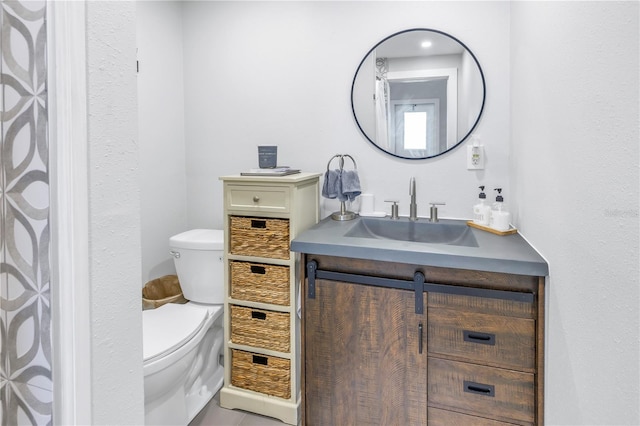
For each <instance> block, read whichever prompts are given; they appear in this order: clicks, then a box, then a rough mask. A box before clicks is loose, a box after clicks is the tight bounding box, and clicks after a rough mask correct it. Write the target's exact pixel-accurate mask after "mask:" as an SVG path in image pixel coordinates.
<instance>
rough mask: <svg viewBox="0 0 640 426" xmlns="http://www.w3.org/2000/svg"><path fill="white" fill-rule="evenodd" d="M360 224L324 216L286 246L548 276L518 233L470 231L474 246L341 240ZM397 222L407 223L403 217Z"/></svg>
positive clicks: (541, 261) (542, 262)
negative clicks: (503, 233) (475, 244)
mask: <svg viewBox="0 0 640 426" xmlns="http://www.w3.org/2000/svg"><path fill="white" fill-rule="evenodd" d="M359 220H360V218H358V217H357V218H356V219H354V220H350V221H336V220H332V219H331V218H330V217H328V218H326V219H324V220H322V221H321V222H319V223H318V224H317V225H315V226H314V227H312V228H310V229H308V230H306V231H304V232H302V233H301V234H299V235H298V236H297V237H296V238H295V239H294V240H293V241H292V242H291V250H292V251H295V252H300V253H307V254H318V255H328V256H338V257H351V258H356V259H370V260H378V261H383V262H400V263H408V264H418V265H425V266H436V267H445V268H456V269H470V270H477V271H488V272H502V273H509V274H518V275H533V276H547V275H548V274H549V267H548V265H547V262H545V260H544V259H543V258H542V257H541V256H540V255H539V254H538V252H536V251H535V250H534V249H533V247H531V246H530V245H529V244H528V243H527V242H526V241H525V239H524V238H522V236H521V235H520V234H512V235H504V236H503V235H494V234H492V233H489V232H486V231H483V230H480V229H475V228H469V229H470V230H471V231H472V232H473V235H474V237H475V239H476V241H477V243H478V247H465V246H457V245H449V244H429V243H418V242H409V241H397V240H390V239H376V238H359V237H348V236H345V234H346V233H347V232H349V230H350V229H351V228H352V227H353V226H355V225H356V224H357V222H358V221H359ZM381 220H391V219H389V218H386V219H381ZM400 220H406V218H401V219H400ZM420 220H423V221H426V220H427V219H423V218H421V219H420ZM442 222H447V220H443V221H442ZM448 222H453V221H451V220H449V221H448ZM457 222H461V221H457ZM462 222H463V223H464V221H462Z"/></svg>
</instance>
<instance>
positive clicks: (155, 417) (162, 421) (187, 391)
mask: <svg viewBox="0 0 640 426" xmlns="http://www.w3.org/2000/svg"><path fill="white" fill-rule="evenodd" d="M223 340H224V331H223V329H222V315H220V316H218V318H216V320H215V321H214V323H213V324H212V325H211V327H210V328H209V330H208V331H207V332H206V334H205V335H204V336H203V337H202V342H200V344H199V345H198V347H197V348H195V350H196V353H195V357H194V358H193V361H192V362H191V366H190V367H188V369H186V377H185V376H182V377H183V379H182V380H181V381H182V385H179V386H177V387H176V388H172V389H170V391H169V392H168V393H167V394H165V395H162V396H160V397H157V398H156V399H154V400H153V401H145V407H144V409H145V424H147V425H185V426H186V425H188V424H189V422H190V421H191V420H193V418H194V417H195V416H196V415H197V414H198V413H199V412H200V411H201V410H202V408H204V406H205V405H207V403H208V402H209V401H210V400H211V399H212V398H213V396H214V395H215V394H216V393H217V392H218V391H219V390H220V388H221V387H222V385H223V382H224V367H223V365H221V364H220V355H221V353H222V349H223V348H222V345H223ZM145 380H147V378H146V377H145Z"/></svg>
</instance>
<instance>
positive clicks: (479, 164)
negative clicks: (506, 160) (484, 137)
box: [467, 145, 484, 170]
mask: <svg viewBox="0 0 640 426" xmlns="http://www.w3.org/2000/svg"><path fill="white" fill-rule="evenodd" d="M482 169H484V147H483V146H482V145H468V146H467V170H482Z"/></svg>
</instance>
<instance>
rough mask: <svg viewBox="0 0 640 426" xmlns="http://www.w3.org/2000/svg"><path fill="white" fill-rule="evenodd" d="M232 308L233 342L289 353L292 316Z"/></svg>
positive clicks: (286, 313)
mask: <svg viewBox="0 0 640 426" xmlns="http://www.w3.org/2000/svg"><path fill="white" fill-rule="evenodd" d="M229 307H230V308H231V314H230V324H231V341H232V342H233V343H236V344H239V345H247V346H254V347H257V348H263V349H270V350H273V351H280V352H289V351H290V350H291V340H290V337H289V336H290V334H289V331H290V329H291V327H290V324H289V319H290V314H289V313H288V312H275V311H268V310H265V309H256V308H249V307H245V306H238V305H229Z"/></svg>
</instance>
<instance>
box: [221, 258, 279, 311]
mask: <svg viewBox="0 0 640 426" xmlns="http://www.w3.org/2000/svg"><path fill="white" fill-rule="evenodd" d="M289 286H290V284H289V267H288V266H279V265H268V264H264V263H250V262H236V261H233V262H231V297H232V298H234V299H238V300H247V301H250V302H259V303H270V304H272V305H280V306H289V299H290V296H289V293H290V292H289Z"/></svg>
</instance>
